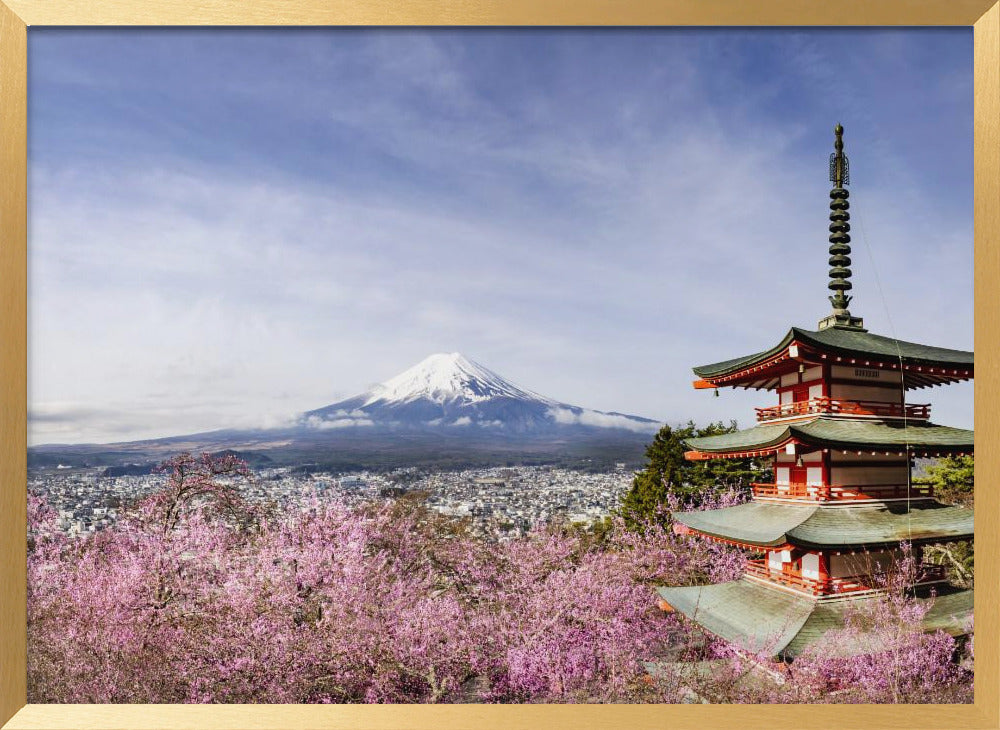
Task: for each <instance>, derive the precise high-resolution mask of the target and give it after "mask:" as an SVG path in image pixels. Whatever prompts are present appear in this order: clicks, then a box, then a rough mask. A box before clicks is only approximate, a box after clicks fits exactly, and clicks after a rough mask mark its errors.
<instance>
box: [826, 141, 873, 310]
mask: <svg viewBox="0 0 1000 730" xmlns="http://www.w3.org/2000/svg"><path fill="white" fill-rule="evenodd" d="M833 133H834V135H835V137H834V142H833V149H834V152H833V153H832V154H831V155H830V182H832V183H833V189H832V190H830V283H829V284H827V287H828V288H829V289H830V291H832V292H833V295H832V296H831V297H830V304H832V305H833V314H831V315H830V316H828V317H826V318H825V319H822V320H821V321H820V323H819V328H820V329H826V328H827V327H844V328H849V329H858V330H863V329H864V322H862V320H861V318H859V317H852V316H851V313H850V311H848V309H847V305H848V304H850V303H851V297H850V296H849V295H848V294H847V292H848V291H850V290H851V245H850V244H851V236H850V235H849V233H848V232H849V231H850V230H851V224H850V220H851V214H850V213H849V212H848V209H849V208H850V207H851V206H850V203H848V202H847V198H848V197H849V195H850V194H849V193H848V192H847V189H846V188H845V187H844V186H845V185H847V184H849V183H850V182H851V174H850V165H849V163H848V160H847V155H845V154H844V128H843V127H842V126H841V125H840V124H838V125H837V126H836V127H834V128H833Z"/></svg>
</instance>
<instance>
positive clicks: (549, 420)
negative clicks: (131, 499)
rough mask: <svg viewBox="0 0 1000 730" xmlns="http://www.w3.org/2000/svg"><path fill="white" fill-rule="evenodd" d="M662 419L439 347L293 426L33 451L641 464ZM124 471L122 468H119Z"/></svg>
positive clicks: (77, 458) (72, 455) (110, 456)
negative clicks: (528, 382) (574, 398)
mask: <svg viewBox="0 0 1000 730" xmlns="http://www.w3.org/2000/svg"><path fill="white" fill-rule="evenodd" d="M659 427H660V423H659V422H658V421H654V420H652V419H649V418H642V417H639V416H631V415H627V414H623V413H616V412H605V411H595V410H591V409H587V408H582V407H580V406H575V405H570V404H567V403H561V402H559V401H556V400H553V399H551V398H547V397H545V396H542V395H539V394H538V393H534V392H532V391H530V390H527V389H525V388H521V387H519V386H517V385H514V384H513V383H511V382H510V381H509V380H507V379H505V378H503V377H501V376H500V375H498V374H497V373H495V372H493V371H492V370H490V369H489V368H487V367H485V366H483V365H480V364H479V363H476V362H474V361H472V360H469V359H468V358H466V357H464V356H463V355H462V354H460V353H457V352H452V353H437V354H434V355H430V356H429V357H427V358H425V359H424V360H422V361H420V362H419V363H417V364H416V365H414V366H413V367H411V368H409V369H408V370H405V371H404V372H402V373H400V374H399V375H397V376H395V377H393V378H390V379H389V380H386V381H385V382H383V383H380V384H379V385H376V386H375V387H373V388H371V389H370V390H368V391H365V392H364V393H361V394H359V395H357V396H354V397H353V398H348V399H346V400H343V401H339V402H337V403H332V404H330V405H328V406H324V407H322V408H317V409H315V410H311V411H307V412H305V413H303V414H302V415H301V416H299V417H298V418H297V419H296V420H295V422H294V424H293V425H291V426H286V427H281V428H274V429H255V430H247V429H223V430H218V431H209V432H205V433H196V434H190V435H185V436H171V437H168V438H161V439H149V440H144V441H132V442H125V443H117V444H101V445H97V444H71V445H65V444H59V445H54V444H50V445H45V446H35V447H32V448H30V449H29V450H28V459H29V464H30V465H31V466H33V467H35V468H39V467H42V468H47V467H52V468H55V467H56V466H57V465H58V464H63V465H72V466H122V465H126V464H130V465H135V466H137V467H141V466H142V465H143V463H155V462H156V461H159V460H162V459H163V458H166V457H168V456H170V455H172V454H175V453H177V452H179V451H209V452H218V451H223V450H234V451H236V452H237V453H239V454H240V456H241V457H242V458H245V459H247V460H248V461H250V462H251V463H254V464H258V465H262V466H263V465H267V466H282V465H302V464H319V465H326V466H329V467H330V468H345V469H346V468H379V467H384V466H402V465H429V466H434V465H436V466H442V465H445V466H463V465H470V466H471V465H493V464H517V463H589V462H591V461H594V460H597V461H599V462H601V463H605V464H606V463H610V462H627V463H630V464H638V463H639V461H640V460H641V457H642V453H643V451H644V448H645V445H646V444H647V443H648V442H649V441H650V440H651V439H652V435H653V434H654V433H655V432H656V431H657V430H658V429H659ZM113 473H117V472H113Z"/></svg>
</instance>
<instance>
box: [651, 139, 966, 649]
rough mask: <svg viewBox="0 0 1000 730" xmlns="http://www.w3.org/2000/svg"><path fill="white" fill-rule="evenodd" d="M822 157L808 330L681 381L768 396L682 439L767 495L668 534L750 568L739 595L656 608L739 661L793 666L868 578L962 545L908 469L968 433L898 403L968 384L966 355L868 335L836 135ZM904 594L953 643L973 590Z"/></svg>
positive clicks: (944, 509) (934, 585)
mask: <svg viewBox="0 0 1000 730" xmlns="http://www.w3.org/2000/svg"><path fill="white" fill-rule="evenodd" d="M835 134H836V141H835V151H834V153H833V154H831V155H830V180H831V182H832V183H833V189H832V190H831V191H830V260H829V263H830V283H829V288H830V289H831V290H832V291H833V295H832V296H830V302H831V303H832V304H833V312H832V313H831V314H830V315H829V316H827V317H825V318H824V319H822V320H820V322H819V325H818V327H817V329H816V330H815V331H814V330H805V329H799V328H797V327H793V328H792V329H791V330H789V332H788V333H787V334H786V335H785V336H784V337H783V338H782V339H781V340H780V341H779V342H778V343H777V344H776V345H774V346H773V347H771V348H769V349H767V350H764V351H762V352H758V353H755V354H752V355H746V356H744V357H738V358H734V359H732V360H726V361H723V362H718V363H714V364H712V365H704V366H702V367H697V368H694V372H695V374H696V375H697V376H698V378H699V380H696V381H695V383H694V386H695V388H721V387H727V386H729V387H734V388H735V387H741V388H753V389H756V390H767V391H775V392H776V393H777V396H778V398H777V404H776V405H774V406H771V407H768V408H758V409H757V425H756V426H754V427H753V428H749V429H746V430H742V431H737V432H733V433H727V434H723V435H719V436H710V437H705V438H695V439H690V440H689V441H688V442H687V445H688V447H689V448H690V449H691V451H689V452H687V453H686V457H687V458H688V459H734V458H746V457H764V458H767V459H769V460H771V465H772V472H773V475H774V478H773V482H771V483H766V484H754V485H753V499H752V500H751V501H750V502H747V503H745V504H741V505H737V506H735V507H728V508H725V509H717V510H708V511H701V512H685V513H678V514H675V515H674V519H675V529H677V530H678V531H682V532H689V533H691V534H695V535H698V536H701V537H703V538H705V539H709V540H718V541H722V542H725V543H729V544H733V545H738V546H740V547H742V548H745V549H747V550H749V551H752V552H754V553H756V554H757V557H756V559H752V560H750V561H749V563H748V566H747V569H746V573H745V574H744V576H743V577H742V578H741V579H740V580H737V581H733V582H729V583H721V584H715V585H708V586H689V587H670V588H667V587H664V588H659V589H658V592H659V594H660V596H661V598H662V600H661V602H660V606H661V608H663V609H664V610H668V611H678V612H680V613H681V614H683V615H685V616H687V617H688V618H690V619H691V620H693V621H695V622H697V623H698V624H700V625H701V626H702V627H703V628H704V629H706V630H708V631H709V632H711V633H713V634H716V635H718V636H720V637H722V638H724V639H726V640H728V641H730V642H733V643H735V644H737V645H739V646H742V647H743V648H745V649H748V650H751V651H754V652H760V651H766V652H768V653H770V654H771V655H773V656H778V657H781V658H784V659H792V658H794V657H795V656H797V655H798V654H799V653H801V651H802V650H803V649H804V648H805V647H806V646H808V645H809V644H811V643H813V642H815V641H816V640H818V639H819V638H820V637H821V636H822V635H823V634H824V633H825V632H826V631H828V630H830V629H831V628H835V627H838V626H840V625H842V619H843V617H844V615H845V614H846V612H847V610H848V609H849V607H850V606H851V605H857V604H856V603H855V602H856V601H860V600H870V599H872V598H873V597H875V596H877V595H878V594H879V590H880V588H879V586H880V585H882V583H881V582H880V581H881V580H882V576H883V575H884V574H885V573H886V572H887V571H890V570H891V569H892V566H893V565H895V564H896V563H897V561H898V559H899V558H900V557H901V555H902V551H901V543H903V542H908V543H910V544H911V545H912V549H913V553H914V555H915V556H916V557H917V558H918V560H919V558H920V555H921V549H922V546H924V545H927V544H931V543H946V542H950V541H957V540H969V539H972V536H973V515H972V510H971V509H967V508H964V507H956V506H946V505H944V504H941V503H940V502H938V501H936V500H935V499H934V495H933V494H932V493H931V492H930V490H929V489H928V488H926V487H923V486H917V485H914V484H913V482H912V479H911V469H912V468H913V465H914V461H913V460H914V459H916V458H919V457H937V456H951V455H963V454H972V452H973V432H972V431H969V430H965V429H959V428H950V427H947V426H939V425H935V424H933V423H931V422H930V420H929V418H930V406H929V405H926V404H913V403H907V402H906V398H905V396H906V393H907V392H908V391H913V390H919V389H923V388H929V387H933V386H936V385H944V384H946V383H955V382H959V381H963V380H971V379H972V377H973V353H971V352H965V351H960V350H950V349H944V348H940V347H930V346H927V345H920V344H915V343H911V342H901V341H899V340H896V339H894V338H892V337H884V336H881V335H876V334H873V333H870V332H868V331H867V330H866V329H865V328H864V322H863V321H862V320H861V318H859V317H855V316H853V315H852V314H851V313H850V311H849V310H848V305H849V304H850V301H851V297H850V296H849V295H848V292H849V291H850V289H851V280H850V279H851V269H850V266H851V259H850V254H851V247H850V240H851V239H850V235H849V233H848V232H849V231H850V223H849V220H850V214H849V212H848V208H849V204H848V191H847V189H846V188H845V187H844V186H845V185H847V184H848V183H849V171H848V160H847V157H846V155H844V151H843V147H844V145H843V127H841V126H840V125H837V127H836V129H835ZM912 588H913V590H914V592H915V594H916V595H917V596H918V597H919V596H924V595H928V594H931V593H933V594H934V595H935V596H936V597H935V599H934V603H933V605H932V607H931V609H930V610H929V611H928V613H927V615H926V616H925V618H924V623H925V626H926V627H927V628H928V629H936V628H942V629H945V630H947V631H949V632H950V633H952V634H956V635H957V634H961V633H963V632H964V631H965V630H967V628H966V627H967V625H968V623H969V619H970V618H971V615H972V591H971V590H956V589H954V588H952V587H951V586H949V585H948V584H947V582H946V581H945V575H944V573H943V571H942V569H941V568H940V567H939V566H929V565H923V566H920V567H919V568H918V573H917V577H916V582H915V583H914V584H913V586H912Z"/></svg>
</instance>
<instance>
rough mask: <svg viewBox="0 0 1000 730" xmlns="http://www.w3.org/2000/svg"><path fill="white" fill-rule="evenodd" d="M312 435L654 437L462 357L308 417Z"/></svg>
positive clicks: (637, 424) (627, 421) (634, 421)
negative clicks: (576, 431) (610, 432)
mask: <svg viewBox="0 0 1000 730" xmlns="http://www.w3.org/2000/svg"><path fill="white" fill-rule="evenodd" d="M300 423H301V424H302V425H303V426H305V427H307V428H318V429H332V428H345V427H360V426H369V427H370V426H384V427H392V428H407V427H408V428H446V429H454V428H470V429H488V430H495V431H503V432H508V433H510V434H522V435H528V434H531V433H532V432H535V433H551V432H553V431H557V430H560V429H563V430H565V429H566V428H574V427H582V428H596V429H621V430H625V431H631V432H636V433H646V434H651V433H654V432H655V431H656V430H657V429H658V428H659V427H660V424H659V423H658V422H656V421H653V420H650V419H648V418H640V417H638V416H628V415H625V414H622V413H606V412H603V411H594V410H589V409H586V408H581V407H579V406H572V405H568V404H566V403H560V402H558V401H554V400H552V399H551V398H546V397H545V396H542V395H539V394H538V393H533V392H532V391H530V390H525V389H524V388H520V387H518V386H517V385H514V384H513V383H511V382H510V381H509V380H506V379H504V378H502V377H501V376H499V375H497V374H496V373H495V372H493V371H492V370H490V369H488V368H486V367H484V366H482V365H480V364H479V363H476V362H472V361H471V360H468V359H466V358H465V357H464V356H463V355H461V354H460V353H457V352H453V353H450V354H443V353H442V354H436V355H431V356H430V357H428V358H426V359H424V360H422V361H421V362H419V363H417V364H416V365H414V366H413V367H412V368H410V369H409V370H406V371H405V372H403V373H401V374H399V375H397V376H396V377H394V378H392V379H391V380H387V381H386V382H384V383H381V384H379V385H376V386H375V387H374V388H372V389H371V390H369V391H367V392H365V393H362V394H361V395H358V396H355V397H353V398H349V399H348V400H344V401H340V402H339V403H334V404H332V405H328V406H325V407H324V408H318V409H316V410H314V411H308V412H307V413H305V414H304V415H303V416H302V418H301V419H300Z"/></svg>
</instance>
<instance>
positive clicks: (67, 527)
mask: <svg viewBox="0 0 1000 730" xmlns="http://www.w3.org/2000/svg"><path fill="white" fill-rule="evenodd" d="M632 476H633V474H632V472H631V471H629V470H628V469H627V468H626V465H625V464H624V463H619V464H617V465H616V467H615V469H614V471H611V472H606V473H584V472H579V471H573V470H569V469H563V468H558V467H552V466H513V467H492V468H483V469H466V470H461V471H434V472H427V471H420V470H417V469H415V468H406V469H396V470H394V471H391V472H386V473H379V472H374V471H355V472H348V473H339V474H332V473H327V472H316V473H310V472H309V471H308V470H306V469H302V468H291V467H289V468H277V469H262V470H259V471H256V472H253V474H252V476H251V479H250V480H249V481H248V482H247V483H246V484H245V485H243V486H242V487H241V491H242V493H243V496H244V497H246V498H247V499H249V500H253V501H260V502H265V501H273V502H276V503H278V504H280V505H282V506H301V505H304V504H305V503H306V501H307V500H309V499H312V498H320V499H338V500H342V501H343V502H345V503H346V504H349V505H358V504H361V503H364V502H368V501H376V500H384V499H393V498H396V497H400V496H402V495H404V494H420V495H421V496H423V497H424V499H425V501H426V504H427V505H428V506H429V507H431V508H432V509H435V510H437V511H439V512H441V513H442V514H447V515H452V516H455V517H466V518H470V520H471V522H472V525H473V528H474V530H475V531H476V532H478V533H481V534H486V532H487V529H486V528H493V529H496V530H497V531H499V533H500V534H508V535H510V536H515V535H523V534H525V533H526V532H527V531H528V530H529V529H530V528H531V527H532V525H535V524H537V523H540V522H548V521H553V520H556V521H568V522H579V523H590V522H593V521H595V520H600V519H601V518H603V517H605V516H607V515H609V514H610V513H611V511H612V510H613V509H614V508H615V507H616V506H617V505H618V503H619V501H620V499H621V496H622V495H623V494H624V493H625V491H626V490H627V489H628V488H629V485H630V484H631V482H632ZM165 479H166V476H165V475H163V474H125V475H116V476H107V475H105V470H104V469H103V468H88V469H72V470H69V469H63V470H59V469H56V470H44V471H39V472H38V473H35V474H33V475H31V476H30V477H29V481H28V489H29V491H30V492H31V493H32V494H34V495H36V496H40V497H43V498H45V499H46V500H47V501H48V502H49V504H50V505H51V507H52V508H53V509H55V510H57V511H58V515H59V526H60V527H61V529H63V530H64V531H65V532H66V533H67V534H70V535H74V536H78V535H86V534H90V533H93V532H95V531H97V530H99V529H102V528H104V527H107V526H109V525H111V524H112V523H114V521H115V520H116V519H117V518H118V517H119V516H120V515H121V513H122V509H123V508H124V507H127V506H128V505H129V504H130V503H132V502H135V501H136V500H139V499H141V498H143V497H144V496H146V495H148V494H151V493H152V492H154V491H156V490H157V489H158V488H160V487H161V486H162V485H163V483H164V481H165Z"/></svg>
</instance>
